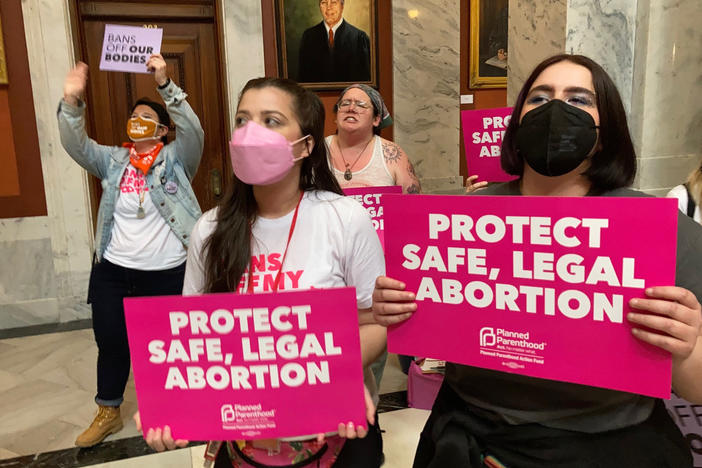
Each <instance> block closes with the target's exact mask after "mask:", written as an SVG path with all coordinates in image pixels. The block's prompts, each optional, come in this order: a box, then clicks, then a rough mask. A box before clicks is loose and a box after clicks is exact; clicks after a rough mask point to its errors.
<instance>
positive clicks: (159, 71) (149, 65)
mask: <svg viewBox="0 0 702 468" xmlns="http://www.w3.org/2000/svg"><path fill="white" fill-rule="evenodd" d="M146 69H147V70H149V71H150V72H152V73H153V74H154V79H155V80H156V83H157V84H158V85H159V86H163V85H165V84H166V83H167V82H168V74H167V73H166V61H165V60H164V58H163V56H162V55H161V54H153V55H152V56H151V57H150V58H149V61H148V62H146Z"/></svg>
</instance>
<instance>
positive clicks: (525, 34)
mask: <svg viewBox="0 0 702 468" xmlns="http://www.w3.org/2000/svg"><path fill="white" fill-rule="evenodd" d="M566 10H567V0H543V1H541V0H529V1H527V0H519V1H514V0H510V2H509V21H508V24H509V26H508V29H509V32H508V34H507V40H508V48H507V49H508V51H509V65H508V66H509V72H508V77H507V105H508V106H513V105H514V102H515V101H516V100H517V95H518V94H519V90H520V89H521V87H522V84H523V83H524V82H525V81H526V79H527V78H528V77H529V73H531V70H532V69H533V68H534V66H535V65H536V64H537V63H539V62H541V61H542V60H543V59H545V58H546V57H550V56H551V55H555V54H559V53H562V52H563V50H565V35H566Z"/></svg>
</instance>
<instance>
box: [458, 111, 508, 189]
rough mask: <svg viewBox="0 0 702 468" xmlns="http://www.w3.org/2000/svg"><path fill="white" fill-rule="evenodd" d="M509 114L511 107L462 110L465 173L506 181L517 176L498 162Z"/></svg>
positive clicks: (481, 178)
mask: <svg viewBox="0 0 702 468" xmlns="http://www.w3.org/2000/svg"><path fill="white" fill-rule="evenodd" d="M511 114H512V108H511V107H501V108H497V109H480V110H465V111H461V124H462V127H463V143H464V144H465V149H466V163H467V165H468V173H469V174H470V175H477V176H478V180H485V181H488V182H507V181H510V180H514V179H516V177H515V176H511V175H509V174H507V173H506V172H505V171H503V170H502V167H501V166H500V154H501V153H500V148H501V146H502V138H503V137H504V134H505V130H507V124H509V119H510V115H511Z"/></svg>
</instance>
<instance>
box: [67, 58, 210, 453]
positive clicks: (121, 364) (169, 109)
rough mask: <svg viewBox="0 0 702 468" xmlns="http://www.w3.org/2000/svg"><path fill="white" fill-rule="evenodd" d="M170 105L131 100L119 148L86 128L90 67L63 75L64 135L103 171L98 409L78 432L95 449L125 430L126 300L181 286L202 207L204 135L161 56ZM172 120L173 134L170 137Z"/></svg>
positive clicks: (98, 173) (95, 311)
mask: <svg viewBox="0 0 702 468" xmlns="http://www.w3.org/2000/svg"><path fill="white" fill-rule="evenodd" d="M146 66H147V69H148V70H150V71H151V72H153V74H154V80H155V81H156V84H157V85H158V92H159V94H160V95H161V97H162V98H163V101H164V103H165V104H166V107H165V108H164V107H163V106H162V105H161V104H158V103H156V102H154V101H151V100H149V99H139V100H138V101H137V102H136V103H134V104H133V105H132V111H131V116H130V118H129V120H127V124H126V134H127V136H128V137H129V139H130V140H131V141H130V142H128V143H124V144H123V145H122V146H105V145H100V144H98V143H97V142H95V141H94V140H92V139H91V138H89V137H88V135H87V134H86V132H85V107H86V106H85V103H84V102H83V100H82V98H83V95H84V94H85V88H86V84H87V81H88V66H87V65H86V64H85V63H82V62H81V63H78V65H76V67H75V68H74V69H72V70H71V71H70V72H69V73H68V76H66V81H65V82H64V87H63V90H64V94H63V99H62V100H61V103H60V104H59V110H58V124H59V131H60V135H61V143H62V145H63V147H64V149H65V150H66V152H67V153H68V154H69V156H71V158H73V159H74V160H75V161H76V162H77V163H78V164H80V166H81V167H83V168H84V169H85V170H86V171H88V172H89V173H91V174H92V175H94V176H95V177H97V178H99V179H101V181H102V197H101V198H100V209H99V211H98V219H97V228H96V230H95V254H94V262H93V267H92V271H91V273H90V284H89V287H88V302H89V303H90V304H91V306H92V319H93V331H94V332H95V341H96V342H97V346H98V363H97V394H96V396H95V402H96V403H97V404H98V412H97V415H96V416H95V418H94V420H93V422H92V424H91V425H90V427H88V429H86V430H85V431H84V432H83V433H82V434H80V435H79V436H78V438H77V439H76V445H77V446H79V447H90V446H93V445H95V444H97V443H99V442H101V441H102V440H103V439H104V438H105V437H106V436H108V435H109V434H111V433H114V432H117V431H119V430H120V429H122V426H123V422H122V418H121V414H120V405H121V404H122V401H123V394H124V388H125V386H126V384H127V379H128V377H129V367H130V360H129V346H128V343H127V330H126V326H125V322H124V308H123V305H122V300H123V299H124V298H125V297H129V296H159V295H168V294H179V293H180V292H181V290H182V285H183V276H184V274H185V257H186V248H187V246H188V243H189V240H190V239H189V236H190V231H191V230H192V227H193V226H194V225H195V222H196V221H197V219H198V217H199V216H200V214H201V211H200V206H199V205H198V202H197V199H196V198H195V194H194V193H193V189H192V187H191V185H190V183H191V181H192V179H193V177H195V172H196V171H197V168H198V165H199V164H200V158H201V157H202V148H203V143H204V135H203V131H202V127H201V126H200V121H199V119H198V118H197V116H196V115H195V113H194V112H193V110H192V108H191V107H190V105H188V103H187V101H186V100H185V98H186V96H187V95H186V94H185V93H184V92H183V90H181V89H180V88H179V87H178V86H176V84H175V83H173V82H172V81H171V80H170V78H168V75H167V74H166V62H165V60H164V59H163V57H162V56H161V55H152V56H151V58H150V59H149V61H148V62H147V63H146ZM171 119H172V120H173V123H174V124H175V130H176V139H175V140H174V141H172V142H170V143H169V142H168V141H167V136H166V135H167V134H168V127H169V126H170V122H171Z"/></svg>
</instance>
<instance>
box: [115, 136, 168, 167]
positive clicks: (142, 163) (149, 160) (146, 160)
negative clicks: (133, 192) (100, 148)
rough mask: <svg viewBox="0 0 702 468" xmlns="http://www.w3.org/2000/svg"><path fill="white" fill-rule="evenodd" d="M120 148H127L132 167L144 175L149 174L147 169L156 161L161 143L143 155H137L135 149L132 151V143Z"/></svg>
mask: <svg viewBox="0 0 702 468" xmlns="http://www.w3.org/2000/svg"><path fill="white" fill-rule="evenodd" d="M122 146H123V147H125V148H129V159H130V160H131V163H132V166H134V167H136V168H137V169H139V170H141V172H143V173H144V175H146V173H147V172H149V169H151V166H152V165H153V163H154V161H156V157H157V156H158V153H160V152H161V148H163V143H162V142H158V143H157V144H156V146H154V147H153V148H151V149H150V150H149V151H147V152H145V153H137V152H136V149H134V143H123V144H122Z"/></svg>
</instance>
